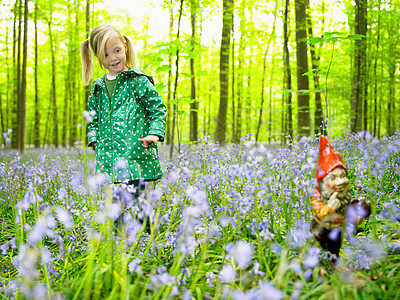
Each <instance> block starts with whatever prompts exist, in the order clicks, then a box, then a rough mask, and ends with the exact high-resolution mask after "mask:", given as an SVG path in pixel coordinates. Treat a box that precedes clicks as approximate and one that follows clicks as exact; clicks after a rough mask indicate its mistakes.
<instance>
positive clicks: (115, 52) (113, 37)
mask: <svg viewBox="0 0 400 300" xmlns="http://www.w3.org/2000/svg"><path fill="white" fill-rule="evenodd" d="M92 53H93V54H94V56H95V57H96V58H97V59H98V61H99V63H100V66H101V68H105V69H106V70H108V73H106V74H104V75H103V76H101V77H100V78H97V79H95V80H94V81H93V84H92V90H91V92H90V94H89V99H88V110H89V112H91V114H92V115H94V117H93V120H92V121H91V122H90V123H89V146H92V147H94V149H95V153H96V160H97V166H96V170H97V171H99V172H102V173H103V174H105V175H106V176H107V177H108V179H109V180H110V182H114V183H117V182H129V183H132V184H134V185H135V186H136V187H137V186H138V182H139V179H144V180H145V181H152V180H157V179H159V178H161V177H162V172H161V168H160V163H159V160H158V149H157V145H156V142H158V141H160V142H162V141H164V136H165V125H166V116H167V111H166V107H165V105H164V103H163V101H162V100H161V97H160V94H159V93H158V92H157V91H156V89H155V88H154V81H153V78H152V77H151V76H148V75H146V74H145V73H143V72H142V71H140V70H138V69H136V68H134V66H135V61H134V52H133V45H132V42H131V40H130V39H129V38H128V37H127V36H124V35H121V33H120V32H119V31H118V30H116V29H115V28H114V27H112V26H110V25H100V26H98V27H96V28H94V29H93V30H92V31H91V33H90V37H89V39H88V40H86V41H84V42H83V43H82V44H81V55H82V77H83V82H84V83H85V84H86V85H88V84H89V83H90V81H91V79H92V76H93V73H94V65H93V57H92Z"/></svg>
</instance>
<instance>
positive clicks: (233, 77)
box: [230, 20, 240, 143]
mask: <svg viewBox="0 0 400 300" xmlns="http://www.w3.org/2000/svg"><path fill="white" fill-rule="evenodd" d="M234 31H235V24H234V21H233V20H232V23H231V32H234ZM230 47H231V57H232V61H231V66H232V72H231V73H232V82H231V95H232V142H233V143H236V142H237V139H236V101H235V81H236V80H235V77H236V68H235V37H234V35H233V34H232V43H231V46H230ZM239 70H240V66H239Z"/></svg>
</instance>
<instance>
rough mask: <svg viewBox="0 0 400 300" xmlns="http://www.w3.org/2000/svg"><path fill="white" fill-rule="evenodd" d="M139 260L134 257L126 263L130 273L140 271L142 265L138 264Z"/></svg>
mask: <svg viewBox="0 0 400 300" xmlns="http://www.w3.org/2000/svg"><path fill="white" fill-rule="evenodd" d="M140 263H141V261H140V258H138V257H136V258H135V259H134V260H132V261H131V262H130V263H129V264H128V269H129V272H131V273H141V271H142V266H141V265H140Z"/></svg>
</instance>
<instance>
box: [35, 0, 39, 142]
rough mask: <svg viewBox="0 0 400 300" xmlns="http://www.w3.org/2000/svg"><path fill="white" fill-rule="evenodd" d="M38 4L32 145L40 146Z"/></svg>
mask: <svg viewBox="0 0 400 300" xmlns="http://www.w3.org/2000/svg"><path fill="white" fill-rule="evenodd" d="M37 18H38V5H37V0H36V1H35V20H34V21H35V75H34V76H35V122H34V145H35V148H40V103H39V86H38V28H37Z"/></svg>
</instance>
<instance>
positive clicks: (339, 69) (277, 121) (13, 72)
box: [0, 0, 400, 152]
mask: <svg viewBox="0 0 400 300" xmlns="http://www.w3.org/2000/svg"><path fill="white" fill-rule="evenodd" d="M126 2H129V1H126ZM110 3H111V5H113V3H112V2H110ZM105 4H106V3H102V2H100V1H96V0H86V1H82V0H63V1H52V0H15V1H10V0H8V1H2V2H1V4H0V5H1V6H0V9H1V12H0V28H1V29H0V49H1V53H0V112H1V115H0V117H1V125H0V126H1V130H2V132H6V131H7V129H8V128H10V129H12V133H11V135H10V137H11V144H10V146H11V147H13V148H17V149H19V150H20V151H22V152H23V151H24V150H25V148H26V147H60V146H63V147H65V146H72V145H74V144H75V143H77V142H78V141H82V140H83V136H84V133H85V120H84V118H83V114H82V113H83V111H84V110H85V109H86V105H87V102H86V99H87V94H88V92H89V90H90V87H85V86H84V85H83V83H82V80H81V64H80V53H79V46H80V43H81V42H82V41H83V40H84V39H86V38H87V37H88V34H89V32H90V30H91V29H92V28H94V27H95V26H97V25H99V24H103V23H109V24H112V25H115V26H116V27H117V28H118V29H120V31H121V32H122V33H123V34H126V35H128V36H129V37H130V38H131V39H132V40H133V41H134V44H136V45H140V47H137V49H138V51H137V56H138V65H137V67H138V68H139V69H142V70H144V71H145V72H146V73H148V74H150V75H152V76H154V77H155V79H156V83H157V84H156V88H157V89H158V91H159V92H160V93H161V95H162V96H163V99H164V101H165V103H166V104H167V106H168V111H169V115H168V122H167V139H166V143H167V144H172V145H174V144H175V145H176V144H179V145H180V144H181V143H189V142H196V141H197V140H198V139H199V138H202V137H203V136H211V138H213V139H215V140H216V141H218V142H220V143H221V144H223V143H225V142H234V143H236V142H238V141H239V140H240V138H241V137H242V136H243V135H245V134H249V133H253V134H254V136H252V135H250V138H252V139H256V140H257V141H264V142H270V143H271V142H274V143H284V142H285V140H286V139H287V136H291V137H301V136H311V135H313V134H314V133H318V132H321V130H324V129H325V128H328V129H329V130H330V133H331V134H334V135H340V134H342V133H343V132H344V131H345V130H346V129H347V128H350V129H351V130H352V131H354V132H358V131H361V130H367V131H369V132H370V133H371V134H373V135H374V136H376V137H378V138H380V137H381V136H383V135H385V134H388V135H392V134H394V132H395V131H396V130H397V129H398V128H399V125H400V124H399V122H400V121H399V118H396V116H397V114H398V112H399V109H400V107H399V100H398V95H399V57H400V50H399V44H400V35H399V30H400V27H399V20H400V2H399V1H394V0H393V1H390V0H356V1H355V2H354V1H348V0H343V1H311V2H309V1H307V0H292V1H290V0H262V1H258V0H255V1H254V0H252V1H249V0H220V1H215V0H186V1H184V0H180V1H172V0H168V1H161V0H159V1H152V2H151V3H147V2H146V3H144V2H142V1H132V3H131V4H129V3H125V5H128V6H129V5H136V6H138V9H139V8H140V9H141V10H143V11H145V12H146V13H144V14H143V15H142V16H141V17H132V16H131V15H130V13H129V10H128V9H125V8H123V7H121V8H119V10H118V9H117V10H115V9H114V10H110V9H109V8H108V7H107V6H106V5H105ZM115 5H116V4H114V6H115ZM139 6H140V7H139ZM154 8H157V9H158V10H160V9H161V10H163V11H164V12H165V13H168V14H169V20H166V22H165V26H164V27H165V28H169V30H167V34H165V35H161V34H160V32H157V29H156V28H155V26H154V24H152V21H151V20H154V16H153V15H151V13H152V9H154ZM150 16H151V18H150ZM206 23H207V24H209V25H208V26H205V24H206ZM184 24H188V25H187V26H184ZM210 24H211V27H210ZM213 24H214V25H213ZM210 28H212V29H211V31H214V33H216V34H214V35H211V34H210V33H211V32H208V31H210ZM210 36H211V38H210ZM215 36H217V38H215ZM95 66H96V73H95V77H97V76H100V75H102V74H103V73H104V72H105V71H104V70H101V69H100V67H99V66H98V64H95ZM3 137H4V141H3V142H4V146H6V136H3ZM173 148H174V147H171V149H173Z"/></svg>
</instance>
